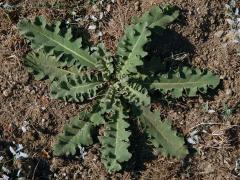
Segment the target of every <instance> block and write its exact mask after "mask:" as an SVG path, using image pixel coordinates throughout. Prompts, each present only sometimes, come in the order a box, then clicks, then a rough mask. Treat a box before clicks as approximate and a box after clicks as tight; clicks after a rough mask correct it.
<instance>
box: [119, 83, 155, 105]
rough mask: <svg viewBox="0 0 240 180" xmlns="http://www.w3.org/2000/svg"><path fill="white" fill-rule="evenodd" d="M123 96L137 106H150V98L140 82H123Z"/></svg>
mask: <svg viewBox="0 0 240 180" xmlns="http://www.w3.org/2000/svg"><path fill="white" fill-rule="evenodd" d="M121 92H122V95H123V97H124V98H125V99H127V100H128V101H129V102H130V103H133V104H135V105H136V106H147V105H149V104H150V101H151V99H150V97H149V96H148V91H147V89H146V88H144V87H142V86H141V84H139V83H138V82H123V83H122V91H121Z"/></svg>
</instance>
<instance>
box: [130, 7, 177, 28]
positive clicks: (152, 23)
mask: <svg viewBox="0 0 240 180" xmlns="http://www.w3.org/2000/svg"><path fill="white" fill-rule="evenodd" d="M178 16H179V11H177V10H175V8H173V7H172V6H165V7H163V8H160V7H159V6H154V7H153V8H152V9H150V10H149V11H148V12H146V13H144V14H143V15H142V16H141V18H139V19H137V18H135V19H133V21H132V23H134V24H137V23H142V22H148V27H149V28H154V27H160V28H164V29H165V28H166V27H167V26H168V25H169V24H171V23H172V22H173V21H175V20H176V19H177V17H178Z"/></svg>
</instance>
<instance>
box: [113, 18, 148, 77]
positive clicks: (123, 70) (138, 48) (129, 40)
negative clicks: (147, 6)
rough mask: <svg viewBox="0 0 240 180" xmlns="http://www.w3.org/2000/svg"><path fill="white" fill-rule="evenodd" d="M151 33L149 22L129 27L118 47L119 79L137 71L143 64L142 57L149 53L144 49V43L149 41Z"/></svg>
mask: <svg viewBox="0 0 240 180" xmlns="http://www.w3.org/2000/svg"><path fill="white" fill-rule="evenodd" d="M150 35H151V32H150V31H149V30H148V23H147V22H144V23H138V24H136V25H130V26H129V27H127V29H126V31H125V35H124V36H123V37H122V39H121V40H120V42H119V44H118V49H117V55H118V56H119V62H118V65H117V68H118V69H117V73H118V78H119V79H121V78H122V77H123V76H124V75H127V74H130V73H137V69H136V67H137V66H141V65H143V61H142V58H143V57H145V56H146V55H147V52H146V51H144V45H145V44H146V43H147V42H148V37H149V36H150Z"/></svg>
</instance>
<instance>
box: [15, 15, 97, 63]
mask: <svg viewBox="0 0 240 180" xmlns="http://www.w3.org/2000/svg"><path fill="white" fill-rule="evenodd" d="M60 24H61V23H60V22H56V23H55V24H53V25H48V24H47V23H46V20H45V19H44V18H43V17H41V16H40V17H36V19H35V21H34V22H31V21H29V20H26V19H24V20H22V21H20V23H19V24H18V29H19V31H20V34H21V35H24V36H25V37H26V38H27V39H28V40H30V41H31V47H32V48H33V49H41V48H43V49H44V50H46V51H50V50H54V51H55V52H60V53H64V54H66V55H67V58H68V60H69V61H72V62H75V61H76V63H78V64H79V65H83V66H88V67H92V68H96V67H97V60H96V59H95V58H93V57H92V56H90V55H89V53H88V52H87V51H85V50H83V49H80V48H81V46H82V45H81V44H82V43H81V42H82V40H81V38H79V39H76V40H74V39H73V36H72V32H71V31H72V30H71V28H69V29H68V30H67V31H66V33H65V34H63V33H62V31H61V30H60ZM66 55H65V56H66Z"/></svg>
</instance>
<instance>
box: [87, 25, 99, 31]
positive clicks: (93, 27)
mask: <svg viewBox="0 0 240 180" xmlns="http://www.w3.org/2000/svg"><path fill="white" fill-rule="evenodd" d="M96 28H97V26H96V25H90V26H89V27H88V29H89V30H95V29H96Z"/></svg>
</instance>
